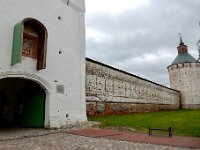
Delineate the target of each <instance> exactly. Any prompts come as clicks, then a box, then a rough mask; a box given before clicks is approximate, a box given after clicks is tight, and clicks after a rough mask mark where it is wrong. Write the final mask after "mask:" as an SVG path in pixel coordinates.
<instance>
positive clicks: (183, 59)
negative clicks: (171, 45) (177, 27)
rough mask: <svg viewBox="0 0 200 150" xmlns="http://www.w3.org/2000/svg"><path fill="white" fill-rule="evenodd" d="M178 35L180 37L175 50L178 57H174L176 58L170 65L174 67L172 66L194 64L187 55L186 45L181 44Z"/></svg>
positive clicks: (191, 58) (181, 41)
mask: <svg viewBox="0 0 200 150" xmlns="http://www.w3.org/2000/svg"><path fill="white" fill-rule="evenodd" d="M179 35H180V44H179V46H178V47H177V49H178V55H177V56H176V58H175V59H174V61H173V62H172V65H174V64H181V63H191V62H196V59H195V58H194V57H192V56H191V55H190V54H189V53H188V49H187V45H185V44H184V43H183V40H182V37H181V34H180V33H179Z"/></svg>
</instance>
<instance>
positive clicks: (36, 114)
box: [0, 78, 46, 128]
mask: <svg viewBox="0 0 200 150" xmlns="http://www.w3.org/2000/svg"><path fill="white" fill-rule="evenodd" d="M45 98H46V93H45V91H44V89H43V88H42V87H41V86H40V85H39V84H37V83H36V82H34V81H31V80H26V79H22V78H4V79H1V80H0V126H2V127H9V126H12V127H13V126H17V127H42V128H43V127H44V118H45Z"/></svg>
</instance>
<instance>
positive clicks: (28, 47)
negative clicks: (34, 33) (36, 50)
mask: <svg viewBox="0 0 200 150" xmlns="http://www.w3.org/2000/svg"><path fill="white" fill-rule="evenodd" d="M23 50H24V53H25V54H27V55H31V52H32V51H33V41H32V40H29V39H27V38H24V41H23Z"/></svg>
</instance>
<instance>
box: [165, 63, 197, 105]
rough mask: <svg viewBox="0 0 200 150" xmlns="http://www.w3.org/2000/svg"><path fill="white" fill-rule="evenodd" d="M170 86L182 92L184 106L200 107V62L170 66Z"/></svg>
mask: <svg viewBox="0 0 200 150" xmlns="http://www.w3.org/2000/svg"><path fill="white" fill-rule="evenodd" d="M168 71H169V78H170V87H171V88H173V89H176V90H179V91H180V92H181V106H182V108H191V109H200V92H199V90H200V63H183V64H176V65H171V66H169V67H168Z"/></svg>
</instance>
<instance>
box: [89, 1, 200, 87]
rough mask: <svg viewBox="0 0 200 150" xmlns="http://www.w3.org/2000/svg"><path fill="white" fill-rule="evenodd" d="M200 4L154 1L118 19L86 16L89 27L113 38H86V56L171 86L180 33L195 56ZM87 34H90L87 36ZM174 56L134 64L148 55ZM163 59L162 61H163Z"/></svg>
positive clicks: (197, 2) (194, 2)
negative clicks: (171, 74)
mask: <svg viewBox="0 0 200 150" xmlns="http://www.w3.org/2000/svg"><path fill="white" fill-rule="evenodd" d="M199 6H200V1H199V0H162V1H160V0H152V1H150V3H149V5H147V6H142V7H138V8H137V9H133V10H126V11H124V12H123V13H120V14H117V15H111V14H106V13H100V14H99V13H94V14H90V15H88V16H87V15H86V27H87V28H90V29H92V30H94V31H98V32H99V33H103V34H105V35H108V36H109V37H110V38H105V39H104V38H103V39H101V40H96V39H95V37H89V38H87V51H86V52H87V56H88V57H90V58H92V59H95V60H97V61H101V62H104V63H107V64H109V65H112V66H114V67H116V68H120V69H122V70H126V71H128V72H131V73H133V74H138V75H142V76H144V77H146V78H148V79H150V80H153V81H155V82H158V83H162V84H165V85H168V84H169V83H168V82H169V81H168V73H167V69H166V67H167V66H168V65H169V64H170V63H171V62H172V60H173V59H174V58H175V57H176V55H177V51H176V47H177V46H178V44H179V38H178V35H177V33H178V32H181V33H182V35H183V40H184V42H185V44H187V45H188V46H189V51H190V52H191V53H192V54H195V52H196V50H195V48H196V47H195V44H196V42H197V40H198V30H199V27H198V22H199V21H200V13H199V8H200V7H199ZM86 34H87V33H86ZM158 51H159V52H162V55H164V54H165V53H171V57H170V58H167V59H166V60H160V59H159V57H160V56H159V55H157V57H158V58H157V59H155V60H154V61H152V62H147V60H145V59H141V62H134V61H131V60H134V59H135V58H138V57H139V58H143V56H144V55H145V54H157V53H158ZM161 58H162V57H161Z"/></svg>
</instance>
